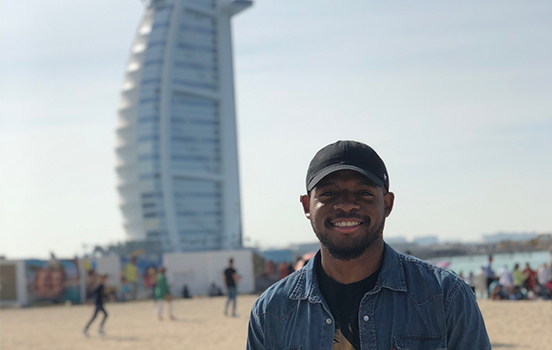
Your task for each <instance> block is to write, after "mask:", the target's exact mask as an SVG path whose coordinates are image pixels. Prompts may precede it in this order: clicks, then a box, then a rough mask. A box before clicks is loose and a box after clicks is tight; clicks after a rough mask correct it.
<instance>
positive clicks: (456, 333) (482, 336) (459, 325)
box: [445, 280, 491, 350]
mask: <svg viewBox="0 0 552 350" xmlns="http://www.w3.org/2000/svg"><path fill="white" fill-rule="evenodd" d="M455 287H456V288H453V290H452V292H451V295H450V297H449V298H447V300H448V303H447V304H446V305H445V313H446V320H447V339H448V341H447V349H449V350H463V349H477V350H490V349H491V344H490V342H489V336H488V335H487V330H486V329H485V322H484V321H483V316H482V315H481V311H480V310H479V306H478V305H477V302H476V301H475V295H474V293H473V291H472V290H471V289H470V288H469V286H468V285H467V284H466V283H465V282H464V281H461V280H459V281H458V282H457V285H455Z"/></svg>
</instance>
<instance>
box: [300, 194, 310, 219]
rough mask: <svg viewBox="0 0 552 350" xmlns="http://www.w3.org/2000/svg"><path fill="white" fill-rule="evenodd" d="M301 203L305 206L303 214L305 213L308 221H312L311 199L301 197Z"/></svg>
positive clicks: (305, 196) (306, 196)
mask: <svg viewBox="0 0 552 350" xmlns="http://www.w3.org/2000/svg"><path fill="white" fill-rule="evenodd" d="M299 201H300V202H301V204H302V205H303V212H305V216H306V217H307V219H310V197H309V196H308V195H306V194H304V195H302V196H301V197H299Z"/></svg>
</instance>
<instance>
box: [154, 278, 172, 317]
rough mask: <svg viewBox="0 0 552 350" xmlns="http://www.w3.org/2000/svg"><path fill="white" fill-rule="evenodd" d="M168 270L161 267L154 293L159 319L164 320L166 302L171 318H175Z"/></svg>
mask: <svg viewBox="0 0 552 350" xmlns="http://www.w3.org/2000/svg"><path fill="white" fill-rule="evenodd" d="M166 272H167V269H165V268H164V267H160V268H159V273H158V274H157V284H156V285H155V291H154V293H153V298H154V299H155V302H156V303H157V318H159V321H163V304H164V303H166V304H167V309H168V311H169V317H170V319H171V320H175V317H174V315H173V305H172V295H171V290H170V288H169V283H168V282H167V276H166Z"/></svg>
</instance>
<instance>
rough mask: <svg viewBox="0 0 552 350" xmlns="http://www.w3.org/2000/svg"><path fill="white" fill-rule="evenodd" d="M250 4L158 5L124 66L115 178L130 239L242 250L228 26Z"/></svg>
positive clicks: (175, 1)
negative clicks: (117, 179) (125, 67)
mask: <svg viewBox="0 0 552 350" xmlns="http://www.w3.org/2000/svg"><path fill="white" fill-rule="evenodd" d="M250 5H251V1H231V0H165V1H163V0H156V1H155V0H152V1H150V2H149V4H148V5H147V9H146V11H145V14H144V17H143V19H142V22H141V24H140V25H139V27H138V32H137V34H136V38H135V40H134V43H133V45H132V52H131V55H130V59H129V62H128V65H127V70H126V74H125V80H124V84H123V91H122V94H121V95H122V96H121V104H120V106H119V124H118V127H117V140H118V143H117V149H116V152H117V159H118V164H117V174H118V178H119V184H118V190H119V193H120V198H121V205H120V207H121V210H122V213H123V217H124V226H125V230H126V232H127V236H128V238H130V239H132V240H146V241H147V243H148V244H152V245H159V247H160V249H161V250H162V251H164V252H171V251H195V250H216V249H236V248H241V246H242V238H241V210H240V197H239V179H238V156H237V140H236V116H235V107H234V80H233V63H232V40H231V27H230V19H231V17H232V16H233V15H235V14H237V13H238V12H240V11H242V10H244V9H245V8H247V7H249V6H250Z"/></svg>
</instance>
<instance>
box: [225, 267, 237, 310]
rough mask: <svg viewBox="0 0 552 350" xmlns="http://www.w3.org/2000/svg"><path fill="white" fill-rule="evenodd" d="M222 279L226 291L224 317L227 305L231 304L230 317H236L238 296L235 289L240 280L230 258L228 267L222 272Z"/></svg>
mask: <svg viewBox="0 0 552 350" xmlns="http://www.w3.org/2000/svg"><path fill="white" fill-rule="evenodd" d="M223 278H224V284H225V285H226V289H227V291H228V300H226V305H225V306H224V315H228V305H229V304H230V302H232V316H233V317H237V316H238V315H237V314H236V296H237V295H238V290H237V288H236V283H237V282H238V281H239V280H240V277H239V276H238V274H237V272H236V270H235V269H234V259H232V258H230V259H229V260H228V267H227V268H226V270H224V277H223Z"/></svg>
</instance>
